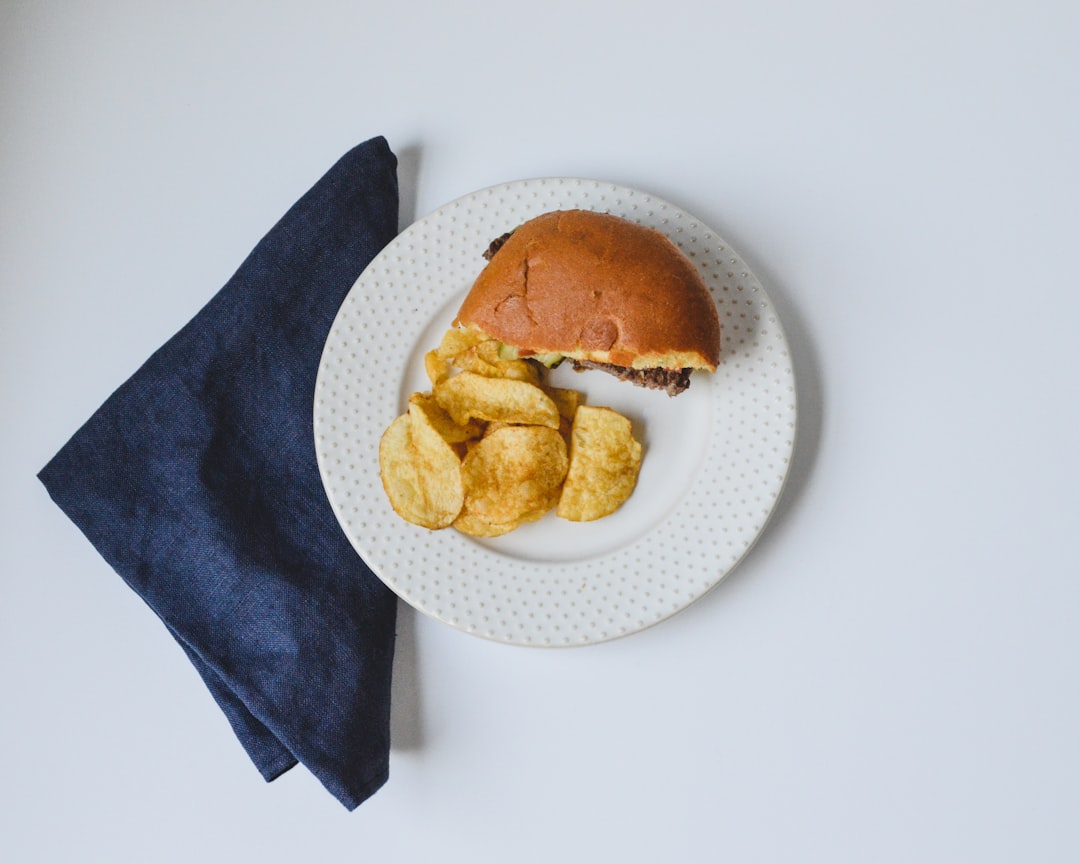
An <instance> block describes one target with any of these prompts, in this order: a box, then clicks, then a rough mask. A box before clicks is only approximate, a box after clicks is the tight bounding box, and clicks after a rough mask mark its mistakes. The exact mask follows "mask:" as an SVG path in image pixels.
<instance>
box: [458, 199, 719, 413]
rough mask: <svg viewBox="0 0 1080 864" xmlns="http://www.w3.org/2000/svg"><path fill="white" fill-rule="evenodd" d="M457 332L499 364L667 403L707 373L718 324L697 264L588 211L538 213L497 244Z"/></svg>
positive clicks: (623, 222) (714, 356)
mask: <svg viewBox="0 0 1080 864" xmlns="http://www.w3.org/2000/svg"><path fill="white" fill-rule="evenodd" d="M484 257H485V258H486V259H487V264H486V265H485V267H484V268H483V270H482V271H481V272H480V275H479V276H478V277H477V279H476V281H475V283H474V284H473V286H472V288H471V290H470V291H469V293H468V295H467V296H466V297H465V300H464V301H463V302H462V304H461V308H460V309H459V310H458V313H457V316H456V318H455V320H454V324H455V325H456V326H458V327H462V328H465V329H468V330H474V331H477V332H479V333H480V334H482V335H483V336H484V337H485V338H487V339H494V340H497V341H498V342H499V343H500V348H499V351H500V356H501V357H503V358H504V359H521V358H524V359H532V360H535V361H538V362H540V363H542V364H543V365H545V366H547V367H549V368H550V367H554V366H555V365H557V364H559V363H562V362H563V361H569V362H571V363H573V365H574V368H575V369H578V370H583V369H600V370H603V371H605V372H609V373H611V374H613V375H615V376H617V377H618V378H620V379H622V380H626V381H630V382H631V383H633V384H635V385H637V386H641V387H649V388H653V389H658V390H663V391H666V392H667V393H668V394H669V395H671V396H675V395H677V394H679V393H681V392H683V391H684V390H686V389H687V388H688V387H689V386H690V378H691V375H692V373H693V372H694V371H695V370H702V371H707V372H715V371H716V366H717V364H718V363H719V360H720V320H719V316H718V314H717V311H716V304H715V303H714V302H713V299H712V296H711V295H710V293H709V290H708V288H707V287H706V285H705V283H704V281H703V280H702V278H701V275H700V274H699V273H698V270H697V268H696V267H695V266H694V264H693V262H691V261H690V260H689V259H688V258H687V257H686V256H685V255H684V254H683V253H682V252H681V251H680V250H679V249H678V247H676V246H675V244H674V243H672V242H671V241H670V240H669V239H668V238H667V237H666V236H665V235H663V234H661V233H660V232H659V231H655V230H653V229H651V228H646V227H644V226H641V225H638V224H637V223H635V222H631V221H629V220H627V219H622V218H620V217H617V216H612V215H610V214H607V213H598V212H593V211H590V210H557V211H553V212H549V213H544V214H543V215H541V216H537V217H536V218H534V219H530V220H529V221H527V222H525V223H523V224H522V225H520V226H518V227H517V228H515V229H514V230H513V231H511V232H509V233H508V234H504V235H503V236H502V237H499V238H498V239H496V240H495V241H494V242H493V243H492V244H491V246H490V247H489V248H488V250H487V251H486V252H485V253H484Z"/></svg>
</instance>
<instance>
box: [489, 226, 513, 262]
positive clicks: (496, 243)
mask: <svg viewBox="0 0 1080 864" xmlns="http://www.w3.org/2000/svg"><path fill="white" fill-rule="evenodd" d="M513 233H514V232H513V231H507V232H506V233H505V234H503V235H502V236H501V237H496V238H495V239H494V240H492V241H491V243H490V245H489V246H488V248H487V249H486V250H485V251H484V259H485V260H487V261H490V260H491V259H492V258H493V257H494V255H495V253H496V252H498V251H499V250H500V249H502V247H503V244H504V243H505V242H506V241H507V240H509V239H510V235H511V234H513Z"/></svg>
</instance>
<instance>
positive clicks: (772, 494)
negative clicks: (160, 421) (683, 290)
mask: <svg viewBox="0 0 1080 864" xmlns="http://www.w3.org/2000/svg"><path fill="white" fill-rule="evenodd" d="M569 208H583V209H592V210H603V211H607V212H610V213H614V214H616V215H618V216H622V217H624V218H628V219H632V220H634V221H636V222H640V223H641V224H643V225H648V226H650V227H653V228H656V229H658V230H660V231H662V232H664V233H665V234H667V235H668V236H669V237H670V238H671V239H672V240H673V241H674V242H675V243H676V244H677V245H678V246H679V247H680V248H681V249H682V250H683V251H684V252H685V253H686V254H687V255H688V256H689V257H690V259H691V260H692V261H694V262H695V263H696V264H697V266H698V267H699V268H700V270H701V273H702V276H703V277H704V279H705V282H706V284H707V285H708V286H709V289H710V291H711V292H712V294H713V297H714V298H715V300H716V304H717V307H718V309H719V312H720V324H721V338H722V350H721V364H720V367H719V369H718V370H717V372H716V373H715V374H713V375H708V374H704V373H695V374H694V377H693V379H692V384H691V386H690V389H689V390H688V391H686V392H685V393H683V394H681V395H679V396H677V397H675V398H671V397H669V396H667V395H666V394H664V393H661V392H658V391H652V390H644V389H641V388H638V387H633V386H631V385H630V384H627V383H624V382H620V381H617V380H616V379H614V378H613V377H611V376H610V375H607V374H606V373H603V372H596V371H593V372H584V373H576V372H573V371H572V370H570V369H568V368H563V367H560V368H559V369H556V370H554V372H553V373H552V376H551V381H552V383H554V384H559V385H562V386H571V387H574V388H575V389H577V390H580V391H582V392H584V393H585V395H586V401H587V402H588V403H589V404H593V405H607V406H610V407H612V408H614V409H616V410H617V411H619V412H621V413H623V414H625V415H626V416H628V417H630V418H631V420H632V421H633V423H634V428H635V434H636V435H637V436H638V437H639V440H641V441H642V443H643V444H644V448H645V455H644V460H643V464H642V468H641V474H640V477H639V480H638V485H637V488H636V489H635V491H634V494H633V495H632V496H631V498H630V500H629V501H627V502H626V504H624V505H623V506H622V507H621V508H620V509H619V510H618V511H616V512H615V513H614V514H612V515H611V516H608V517H606V518H604V519H601V520H598V521H596V522H590V523H583V524H578V523H571V522H567V521H565V520H561V519H559V518H557V517H556V516H555V515H554V514H553V513H551V514H548V515H547V516H545V517H544V518H543V519H542V520H540V521H539V522H536V523H533V524H529V525H525V526H522V527H521V528H519V529H517V530H516V531H514V532H512V533H510V534H507V535H504V536H502V537H498V538H493V539H487V540H477V539H475V538H470V537H467V536H464V535H462V534H460V533H458V532H457V531H455V530H453V529H446V530H443V531H428V530H426V529H424V528H419V527H417V526H415V525H411V524H409V523H407V522H405V521H404V520H402V519H401V518H399V517H398V516H397V515H396V514H395V513H394V512H393V510H391V508H390V504H389V502H388V501H387V498H386V495H385V493H384V492H383V488H382V484H381V482H380V479H379V465H378V456H377V449H378V442H379V438H380V437H381V435H382V433H383V431H384V430H385V429H386V427H387V426H388V425H389V424H390V422H391V421H392V420H393V419H394V418H395V417H396V416H397V415H398V414H400V413H402V412H403V411H404V410H405V408H406V405H407V402H408V397H409V394H410V393H412V392H415V391H417V390H425V391H426V390H430V384H429V383H428V379H427V377H426V376H425V374H424V370H423V355H424V353H425V352H426V351H427V350H429V349H431V348H434V347H435V346H436V345H438V343H439V340H440V338H441V337H442V334H443V332H444V331H445V330H446V329H447V328H448V327H449V326H450V322H451V320H452V319H453V317H454V314H455V313H456V312H457V308H458V306H459V304H460V303H461V300H462V299H463V298H464V296H465V293H466V292H467V290H468V288H469V286H470V285H471V284H472V282H473V280H474V279H475V278H476V275H477V273H479V271H480V269H481V268H482V267H483V265H484V264H485V261H484V259H483V257H482V253H483V251H484V250H485V249H486V248H487V246H488V244H489V242H490V241H491V240H492V239H494V238H495V237H498V236H499V235H500V234H502V233H503V232H505V231H508V230H510V229H512V228H514V227H515V226H517V225H519V224H520V223H521V222H523V221H525V220H526V219H528V218H531V217H532V216H535V215H538V214H540V213H543V212H546V211H549V210H560V209H569ZM566 365H568V364H566ZM795 416H796V407H795V384H794V373H793V370H792V364H791V357H790V353H789V350H788V345H787V341H786V339H785V337H784V332H783V329H782V328H781V325H780V322H779V320H778V319H777V316H776V312H775V310H774V309H773V306H772V304H771V303H770V301H769V298H768V297H767V296H766V294H765V291H764V289H763V288H762V287H761V285H760V284H759V282H758V280H757V279H756V278H755V277H754V276H753V274H752V273H750V271H749V268H747V266H746V265H745V264H744V263H743V262H742V260H741V259H740V258H739V256H738V255H737V254H736V253H735V252H734V251H733V250H732V249H731V248H730V247H729V246H728V245H727V244H726V243H725V242H724V241H723V240H722V239H721V238H720V237H718V236H717V235H716V234H715V232H713V231H712V230H710V229H709V228H708V227H706V226H705V225H703V224H702V223H701V222H700V221H698V220H697V219H695V218H694V217H693V216H690V215H689V214H687V213H685V212H683V211H682V210H680V209H679V208H677V207H674V206H673V205H671V204H669V203H667V202H665V201H661V200H660V199H658V198H656V197H655V196H653V195H648V194H645V193H643V192H640V191H637V190H634V189H629V188H626V187H623V186H616V185H613V184H611V183H604V182H600V181H595V180H583V179H573V178H547V179H536V180H522V181H518V182H513V183H507V184H504V185H500V186H495V187H492V188H489V189H484V190H481V191H479V192H475V193H473V194H471V195H466V196H465V197H463V198H460V199H458V200H457V201H453V202H451V203H449V204H447V205H445V206H444V207H441V208H440V209H438V210H436V211H435V212H434V213H432V214H431V215H430V216H427V217H425V218H424V219H421V220H420V221H418V222H416V223H415V224H413V225H412V226H410V227H409V228H408V229H406V230H405V231H404V232H402V233H401V234H400V235H399V236H398V237H397V238H396V239H395V240H394V241H393V242H392V243H390V245H389V246H387V247H386V248H385V249H384V250H383V252H382V253H380V255H379V256H378V257H377V258H376V259H375V260H374V261H373V262H372V263H371V264H370V265H369V266H368V268H367V269H366V270H365V271H364V273H363V275H361V277H360V278H359V279H358V280H357V282H356V285H355V286H354V287H353V288H352V290H351V291H350V292H349V294H348V296H347V297H346V299H345V302H344V303H343V304H342V307H341V309H340V311H339V312H338V315H337V318H336V319H335V321H334V324H333V326H332V328H331V331H330V334H329V337H328V338H327V341H326V347H325V349H324V352H323V356H322V361H321V364H320V367H319V375H318V380H317V383H316V390H315V446H316V452H317V455H318V461H319V469H320V471H321V473H322V478H323V482H324V484H325V487H326V492H327V495H328V496H329V499H330V503H331V505H332V506H333V509H334V512H335V513H336V515H337V518H338V520H339V521H340V523H341V526H342V528H343V529H344V531H345V533H346V534H347V535H348V537H349V540H350V541H351V542H352V544H353V546H354V547H355V548H356V551H357V552H358V553H359V554H360V556H361V557H362V558H363V559H364V560H365V561H366V562H367V564H368V566H370V567H371V569H372V570H373V571H374V572H375V573H376V575H378V577H379V578H380V579H382V580H383V581H384V582H385V583H386V584H387V585H388V586H389V587H390V588H391V589H393V590H394V591H395V592H396V593H397V594H398V595H399V596H400V597H401V598H403V599H404V600H405V601H407V602H408V603H410V604H411V605H413V606H414V607H416V608H417V609H419V610H420V611H422V612H424V613H427V614H428V615H431V616H433V617H435V618H437V619H439V620H441V621H445V622H446V623H448V624H451V625H452V626H454V627H457V628H460V629H461V630H464V631H467V632H469V633H472V634H475V635H477V636H482V637H485V638H488V639H493V640H497V641H500V642H507V643H513V644H519V645H539V646H569V645H586V644H590V643H596V642H603V641H606V640H608V639H613V638H616V637H619V636H624V635H627V634H629V633H634V632H636V631H639V630H642V629H643V628H645V627H648V626H650V625H652V624H655V623H656V622H658V621H661V620H663V619H665V618H667V617H669V616H671V615H672V614H674V613H675V612H678V611H679V610H681V609H683V608H685V607H686V606H688V605H690V604H691V603H693V602H694V601H695V600H696V599H698V598H699V597H701V596H702V595H703V594H705V593H706V592H707V591H709V590H710V589H711V588H712V587H713V586H715V585H716V584H717V583H718V582H719V581H720V580H721V579H723V578H724V576H726V575H727V574H728V573H729V572H731V570H732V568H733V567H735V565H736V564H738V562H739V561H740V560H741V559H742V558H743V556H744V555H745V554H746V553H747V551H748V550H749V549H750V547H751V546H752V545H753V543H754V541H755V540H756V539H757V538H758V536H759V535H760V534H761V532H762V530H763V529H764V527H765V523H766V522H767V521H768V518H769V515H770V513H771V512H772V510H773V508H774V506H775V504H776V501H777V499H778V498H779V496H780V492H781V489H782V488H783V485H784V481H785V478H786V476H787V473H788V468H789V464H790V461H791V456H792V451H793V448H794V442H795Z"/></svg>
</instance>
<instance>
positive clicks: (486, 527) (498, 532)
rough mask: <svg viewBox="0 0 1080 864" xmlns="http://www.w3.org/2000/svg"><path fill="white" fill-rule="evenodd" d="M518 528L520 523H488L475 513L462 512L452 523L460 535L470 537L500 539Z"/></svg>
mask: <svg viewBox="0 0 1080 864" xmlns="http://www.w3.org/2000/svg"><path fill="white" fill-rule="evenodd" d="M520 526H521V523H520V522H499V523H495V522H488V521H486V520H484V519H481V518H480V517H479V516H477V515H476V514H475V513H468V512H466V511H464V510H463V511H462V512H461V513H459V514H458V517H457V519H455V520H454V522H453V527H454V528H457V530H458V531H460V532H461V533H462V534H468V535H469V536H470V537H501V536H502V535H503V534H509V533H510V532H511V531H513V530H514V529H515V528H518V527H520Z"/></svg>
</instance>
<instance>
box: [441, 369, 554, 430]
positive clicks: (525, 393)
mask: <svg viewBox="0 0 1080 864" xmlns="http://www.w3.org/2000/svg"><path fill="white" fill-rule="evenodd" d="M435 399H436V400H437V401H438V403H439V404H440V405H441V406H442V407H443V408H444V409H446V411H447V413H449V414H450V416H451V417H453V418H454V421H455V422H456V423H458V425H461V426H464V425H465V424H466V423H468V422H469V421H470V420H474V419H476V420H488V421H496V422H504V423H522V424H528V425H534V426H549V427H551V428H552V429H558V428H559V409H558V408H557V407H556V406H555V403H554V402H553V401H552V400H551V397H549V396H548V395H547V394H546V393H545V392H544V391H543V390H541V389H540V388H539V387H535V386H533V385H532V384H529V383H527V382H525V381H517V380H515V379H513V378H489V377H487V376H486V375H478V374H477V373H475V372H459V373H458V374H457V375H452V376H450V377H449V378H447V379H446V380H445V381H442V382H441V383H439V384H438V385H437V386H436V387H435Z"/></svg>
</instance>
